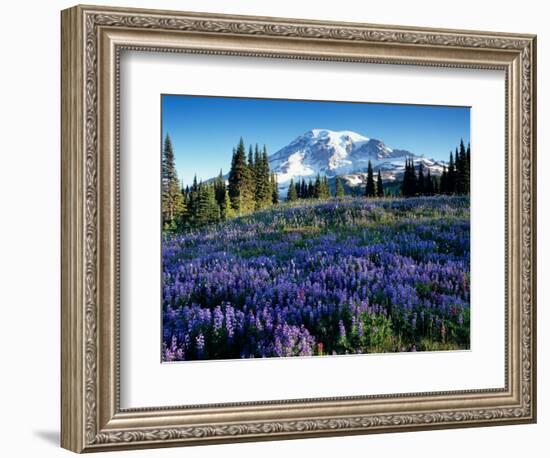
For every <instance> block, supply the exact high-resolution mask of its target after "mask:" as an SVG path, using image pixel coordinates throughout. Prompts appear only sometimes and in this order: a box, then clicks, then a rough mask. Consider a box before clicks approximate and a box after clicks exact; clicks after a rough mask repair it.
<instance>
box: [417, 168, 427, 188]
mask: <svg viewBox="0 0 550 458" xmlns="http://www.w3.org/2000/svg"><path fill="white" fill-rule="evenodd" d="M425 186H426V183H425V181H424V164H422V162H421V163H420V164H418V178H417V180H416V194H417V195H419V196H423V195H424V194H425V192H426V188H425Z"/></svg>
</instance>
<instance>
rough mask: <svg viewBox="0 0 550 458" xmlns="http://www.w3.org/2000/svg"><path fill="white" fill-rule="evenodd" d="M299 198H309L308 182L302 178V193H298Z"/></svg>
mask: <svg viewBox="0 0 550 458" xmlns="http://www.w3.org/2000/svg"><path fill="white" fill-rule="evenodd" d="M298 198H300V199H307V198H308V195H307V183H306V180H305V179H304V178H302V179H301V181H300V192H299V193H298Z"/></svg>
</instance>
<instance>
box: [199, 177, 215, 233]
mask: <svg viewBox="0 0 550 458" xmlns="http://www.w3.org/2000/svg"><path fill="white" fill-rule="evenodd" d="M219 220H220V207H219V205H218V203H217V202H216V195H215V191H214V186H213V185H211V184H202V183H201V184H200V185H199V200H198V206H197V215H196V217H195V222H196V224H199V225H201V224H209V223H215V222H218V221H219Z"/></svg>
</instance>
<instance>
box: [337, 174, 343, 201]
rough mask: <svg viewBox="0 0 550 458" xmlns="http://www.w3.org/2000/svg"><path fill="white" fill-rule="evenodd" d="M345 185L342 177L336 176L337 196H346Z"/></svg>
mask: <svg viewBox="0 0 550 458" xmlns="http://www.w3.org/2000/svg"><path fill="white" fill-rule="evenodd" d="M344 195H345V192H344V186H342V180H341V179H340V177H336V197H344Z"/></svg>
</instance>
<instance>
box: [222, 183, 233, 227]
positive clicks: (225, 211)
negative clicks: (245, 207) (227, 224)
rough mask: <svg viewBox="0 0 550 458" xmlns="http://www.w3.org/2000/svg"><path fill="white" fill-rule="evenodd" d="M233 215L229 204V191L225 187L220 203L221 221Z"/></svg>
mask: <svg viewBox="0 0 550 458" xmlns="http://www.w3.org/2000/svg"><path fill="white" fill-rule="evenodd" d="M234 216H235V211H234V210H233V207H232V206H231V199H230V198H229V193H228V192H227V188H225V192H224V196H223V203H222V204H221V205H220V219H221V220H222V221H227V220H228V219H231V218H233V217H234Z"/></svg>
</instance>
